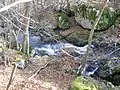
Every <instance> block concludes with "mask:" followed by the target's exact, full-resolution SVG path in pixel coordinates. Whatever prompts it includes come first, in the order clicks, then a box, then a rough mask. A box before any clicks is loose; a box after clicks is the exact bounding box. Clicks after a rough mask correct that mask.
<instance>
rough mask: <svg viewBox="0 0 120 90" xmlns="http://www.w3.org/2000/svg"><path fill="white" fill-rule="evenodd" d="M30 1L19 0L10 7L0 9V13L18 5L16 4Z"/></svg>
mask: <svg viewBox="0 0 120 90" xmlns="http://www.w3.org/2000/svg"><path fill="white" fill-rule="evenodd" d="M30 1H32V0H19V1H16V2H14V3H12V4H10V5H7V6H4V7H3V8H1V9H0V13H1V12H3V11H6V10H8V9H10V8H12V7H14V6H16V5H18V4H21V3H25V2H30Z"/></svg>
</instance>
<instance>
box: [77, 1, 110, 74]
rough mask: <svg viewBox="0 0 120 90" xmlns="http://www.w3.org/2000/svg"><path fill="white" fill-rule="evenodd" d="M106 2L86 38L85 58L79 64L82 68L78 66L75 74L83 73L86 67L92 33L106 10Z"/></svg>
mask: <svg viewBox="0 0 120 90" xmlns="http://www.w3.org/2000/svg"><path fill="white" fill-rule="evenodd" d="M108 2H109V0H106V1H105V4H104V6H103V8H102V10H101V12H100V13H99V15H98V17H97V18H96V20H95V23H94V24H93V27H92V29H91V32H90V35H89V38H88V47H87V51H86V54H85V57H84V58H83V60H82V62H81V65H82V66H80V67H79V68H78V71H77V74H79V72H80V71H83V70H84V68H85V65H86V63H87V57H88V52H89V50H90V47H91V45H92V38H93V34H94V31H95V29H96V27H97V24H98V22H99V20H100V18H101V16H102V14H103V11H104V9H105V8H106V6H107V4H108Z"/></svg>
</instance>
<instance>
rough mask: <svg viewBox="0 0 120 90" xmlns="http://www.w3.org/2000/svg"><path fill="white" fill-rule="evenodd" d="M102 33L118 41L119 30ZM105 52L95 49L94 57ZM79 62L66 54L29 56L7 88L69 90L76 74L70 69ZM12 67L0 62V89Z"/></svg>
mask: <svg viewBox="0 0 120 90" xmlns="http://www.w3.org/2000/svg"><path fill="white" fill-rule="evenodd" d="M70 30H71V29H70ZM68 31H69V30H67V32H68ZM72 31H73V30H72ZM104 33H105V34H104V37H106V40H107V41H110V40H113V41H116V40H117V41H119V40H118V37H119V35H120V30H114V32H113V31H109V30H107V31H105V32H104ZM103 50H104V48H103ZM105 53H106V52H105V51H104V52H102V51H101V50H97V52H96V54H95V55H96V56H95V57H97V55H98V56H100V55H104V54H105ZM106 54H107V53H106ZM8 57H10V56H8ZM79 64H80V61H77V60H73V59H72V58H71V57H68V56H64V57H61V58H55V57H49V56H43V57H40V58H39V57H35V58H31V59H30V63H29V64H27V67H26V68H25V69H24V70H22V69H16V71H15V75H14V79H13V81H12V83H11V86H10V89H9V90H69V88H70V86H71V84H72V81H73V80H74V78H75V76H76V75H75V74H73V73H72V72H71V70H73V69H75V68H76V67H78V66H79ZM12 69H13V66H4V65H3V64H0V90H6V87H7V84H8V82H9V80H10V75H11V72H12ZM38 70H39V71H38ZM37 72H38V73H37ZM35 73H36V75H35ZM34 75H35V76H34Z"/></svg>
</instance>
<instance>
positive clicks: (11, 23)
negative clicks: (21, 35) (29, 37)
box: [0, 14, 23, 32]
mask: <svg viewBox="0 0 120 90" xmlns="http://www.w3.org/2000/svg"><path fill="white" fill-rule="evenodd" d="M0 16H1V17H3V18H4V19H6V20H7V21H8V22H10V23H11V24H13V26H14V27H16V28H17V29H19V30H20V31H22V32H23V30H22V29H21V28H19V27H18V26H16V25H15V24H14V23H13V22H12V21H11V20H9V19H8V18H7V17H5V16H3V15H1V14H0Z"/></svg>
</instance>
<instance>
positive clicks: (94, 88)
mask: <svg viewBox="0 0 120 90" xmlns="http://www.w3.org/2000/svg"><path fill="white" fill-rule="evenodd" d="M100 87H101V86H99V85H98V84H97V83H96V82H95V81H91V80H90V79H86V78H85V77H83V76H79V77H77V78H76V79H75V80H74V81H73V87H72V89H71V90H101V89H100Z"/></svg>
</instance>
